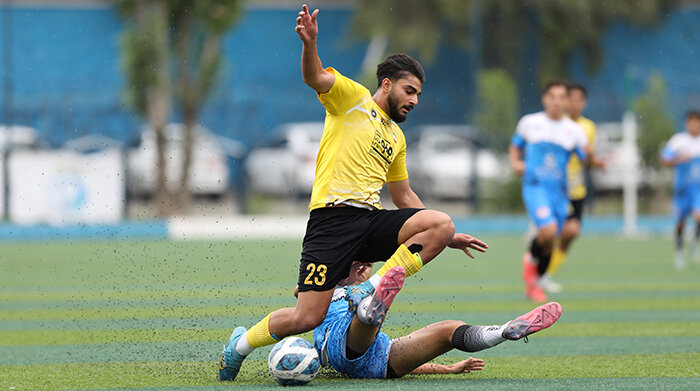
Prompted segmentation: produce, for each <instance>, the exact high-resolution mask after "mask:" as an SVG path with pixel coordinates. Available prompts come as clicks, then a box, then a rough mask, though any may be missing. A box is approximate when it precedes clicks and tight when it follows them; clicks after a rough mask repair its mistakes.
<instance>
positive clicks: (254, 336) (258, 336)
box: [245, 314, 280, 348]
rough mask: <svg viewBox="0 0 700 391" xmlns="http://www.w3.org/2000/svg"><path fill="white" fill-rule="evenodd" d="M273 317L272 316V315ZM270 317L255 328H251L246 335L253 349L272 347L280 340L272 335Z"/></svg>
mask: <svg viewBox="0 0 700 391" xmlns="http://www.w3.org/2000/svg"><path fill="white" fill-rule="evenodd" d="M270 315H272V314H270ZM270 315H268V316H266V317H265V319H263V320H261V321H260V322H258V324H256V325H255V326H253V327H251V328H250V330H248V332H246V334H245V338H246V339H247V340H248V344H249V345H250V346H251V347H253V348H259V347H261V346H267V345H272V344H273V343H276V342H278V341H279V340H280V339H279V338H277V337H275V336H274V335H271V334H270Z"/></svg>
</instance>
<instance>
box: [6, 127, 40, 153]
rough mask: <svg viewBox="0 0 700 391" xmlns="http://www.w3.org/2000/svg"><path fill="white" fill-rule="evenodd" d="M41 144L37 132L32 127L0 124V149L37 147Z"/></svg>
mask: <svg viewBox="0 0 700 391" xmlns="http://www.w3.org/2000/svg"><path fill="white" fill-rule="evenodd" d="M42 144H43V142H42V140H41V138H40V137H39V132H37V130H36V129H34V128H32V127H29V126H24V125H2V124H0V150H11V149H16V148H39V147H41V146H42Z"/></svg>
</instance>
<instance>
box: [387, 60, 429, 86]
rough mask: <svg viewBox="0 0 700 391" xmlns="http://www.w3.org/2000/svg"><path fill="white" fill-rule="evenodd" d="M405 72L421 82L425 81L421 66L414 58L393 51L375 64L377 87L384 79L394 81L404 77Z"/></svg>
mask: <svg viewBox="0 0 700 391" xmlns="http://www.w3.org/2000/svg"><path fill="white" fill-rule="evenodd" d="M407 73H410V74H412V75H413V76H415V77H416V78H418V80H420V82H421V84H422V83H425V72H424V71H423V66H421V65H420V63H419V62H418V61H416V59H415V58H413V57H411V56H409V55H408V54H405V53H394V54H392V55H390V56H389V57H387V58H386V60H384V61H383V62H382V63H381V64H379V65H377V87H380V86H381V85H382V80H384V79H389V80H391V81H395V80H398V79H401V78H403V77H405V76H406V74H407Z"/></svg>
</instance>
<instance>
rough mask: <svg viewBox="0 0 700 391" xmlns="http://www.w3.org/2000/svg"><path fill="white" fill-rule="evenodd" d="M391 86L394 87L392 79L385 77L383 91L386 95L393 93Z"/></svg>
mask: <svg viewBox="0 0 700 391" xmlns="http://www.w3.org/2000/svg"><path fill="white" fill-rule="evenodd" d="M391 85H392V83H391V79H389V78H388V77H385V78H384V79H383V80H382V91H384V93H385V94H388V93H389V91H391Z"/></svg>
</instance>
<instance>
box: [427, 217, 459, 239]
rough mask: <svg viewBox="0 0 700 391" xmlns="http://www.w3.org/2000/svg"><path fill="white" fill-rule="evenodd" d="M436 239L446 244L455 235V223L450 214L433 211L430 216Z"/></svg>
mask: <svg viewBox="0 0 700 391" xmlns="http://www.w3.org/2000/svg"><path fill="white" fill-rule="evenodd" d="M431 229H432V230H433V232H434V234H435V237H436V239H438V240H439V241H441V242H442V243H443V244H444V245H447V243H449V242H450V241H451V240H452V238H453V237H454V236H455V224H454V223H453V222H452V219H451V218H450V216H448V215H447V214H445V213H442V212H438V211H434V213H433V216H432V227H431Z"/></svg>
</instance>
